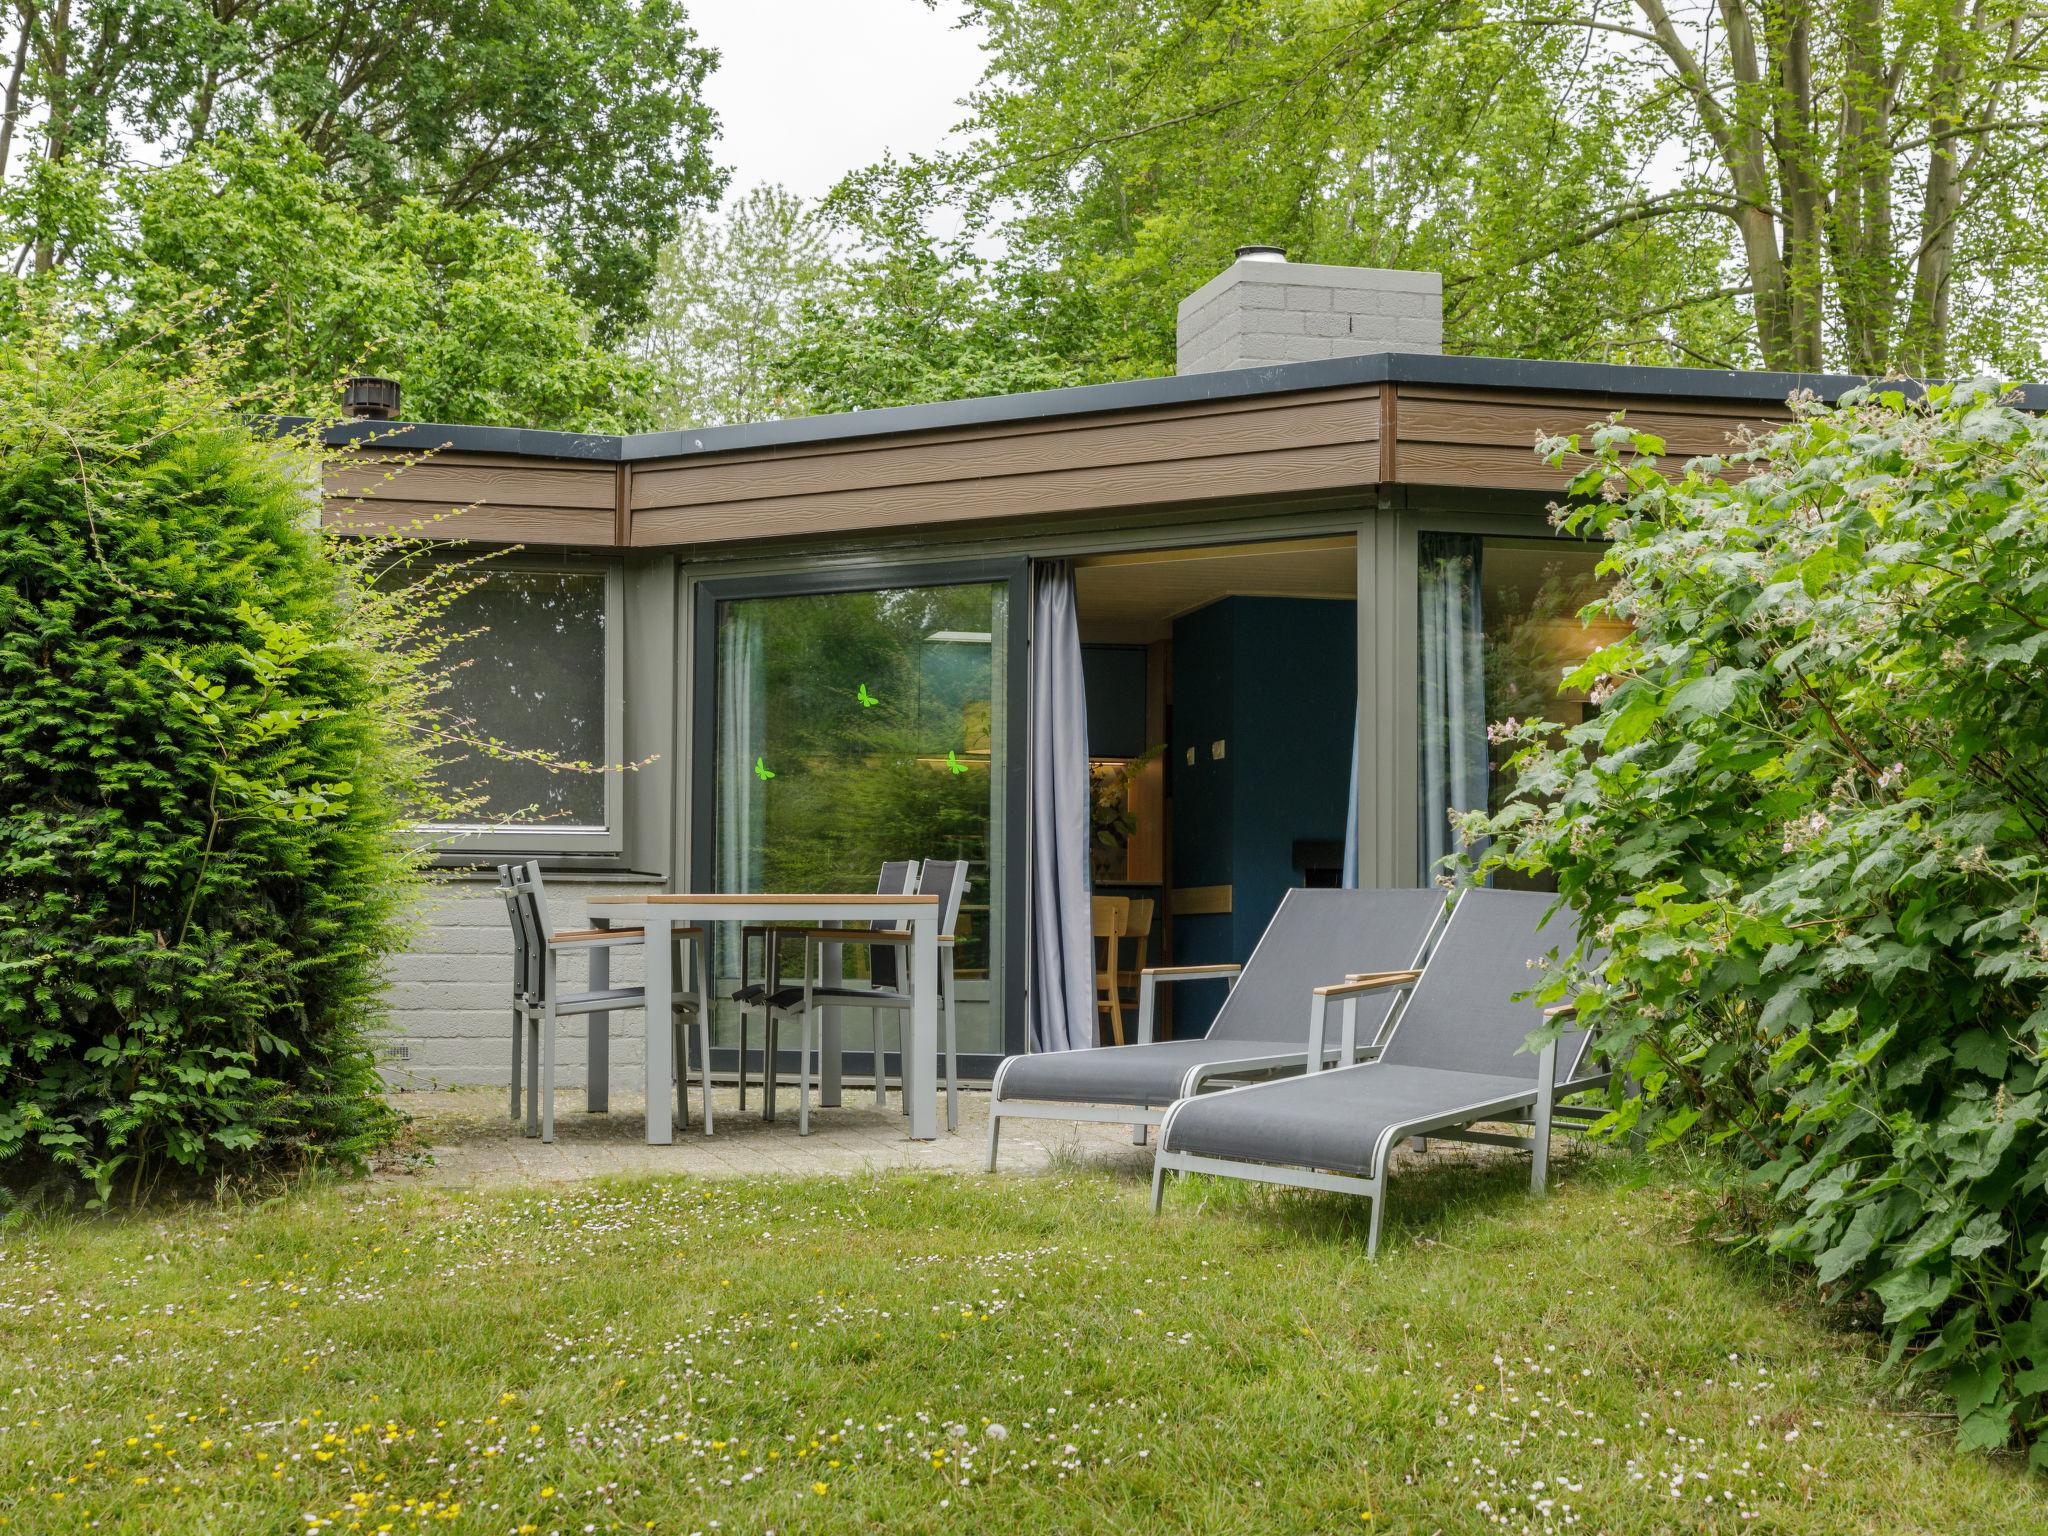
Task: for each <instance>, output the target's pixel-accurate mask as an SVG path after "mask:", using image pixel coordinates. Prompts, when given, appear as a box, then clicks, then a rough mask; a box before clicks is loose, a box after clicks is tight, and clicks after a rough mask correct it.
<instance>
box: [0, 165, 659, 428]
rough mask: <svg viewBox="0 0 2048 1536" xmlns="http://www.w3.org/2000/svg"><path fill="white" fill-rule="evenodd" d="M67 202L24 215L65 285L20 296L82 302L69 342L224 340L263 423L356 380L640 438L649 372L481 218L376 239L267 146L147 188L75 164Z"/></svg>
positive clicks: (397, 215)
mask: <svg viewBox="0 0 2048 1536" xmlns="http://www.w3.org/2000/svg"><path fill="white" fill-rule="evenodd" d="M54 184H56V183H55V181H54V179H50V178H46V179H45V181H44V183H43V184H42V185H43V186H44V188H45V189H46V190H47V188H48V187H49V186H51V185H54ZM63 186H64V187H65V189H66V191H67V196H68V201H67V202H66V203H65V206H64V210H63V217H62V218H61V219H59V218H57V217H56V215H55V208H56V204H55V202H54V201H53V200H51V199H47V198H46V199H44V201H43V202H42V204H41V207H40V209H39V210H38V211H37V212H38V215H39V217H40V219H41V227H42V228H44V229H46V230H50V229H57V230H61V231H62V234H63V240H64V244H65V247H66V249H67V251H68V252H69V256H70V266H69V269H68V271H67V272H65V273H53V274H51V275H50V276H48V277H46V278H44V279H42V280H41V281H40V282H37V280H35V279H26V280H24V282H23V286H24V287H25V288H27V289H49V290H52V291H69V292H71V293H73V294H74V295H79V294H82V295H85V297H84V298H83V299H82V300H81V301H80V302H81V310H80V313H81V315H82V316H83V317H84V318H83V319H82V321H81V323H82V324H83V325H84V326H85V327H86V329H87V330H88V331H91V330H93V329H95V328H98V329H99V330H100V332H101V334H104V335H106V336H107V337H109V338H110V339H112V340H113V341H114V342H115V343H116V344H120V345H136V346H143V347H146V348H149V349H153V350H158V351H164V352H169V353H176V352H178V351H179V350H180V349H181V348H183V347H184V346H186V345H187V344H189V343H190V342H192V341H193V340H195V339H212V340H216V341H220V342H229V341H231V343H232V344H231V345H227V346H225V347H224V348H223V354H222V367H223V369H224V372H223V376H222V382H223V384H224V386H225V387H227V388H229V389H231V390H232V391H234V392H235V393H236V394H237V395H240V396H244V397H247V398H250V399H251V400H252V401H256V402H260V403H261V404H262V405H263V406H264V407H266V408H269V409H276V410H284V411H296V412H301V413H305V414H311V415H320V414H330V413H332V412H333V411H334V410H335V409H336V406H337V403H338V399H339V386H340V381H341V379H342V378H344V377H345V376H347V375H348V374H350V373H358V372H367V373H386V374H390V375H393V376H395V377H397V378H398V379H399V380H400V381H401V383H402V384H403V385H404V388H405V395H404V405H405V411H406V414H407V415H409V416H411V417H412V418H413V419H415V420H423V421H465V422H479V423H487V424H499V425H508V426H535V427H554V428H568V429H576V430H597V431H603V430H613V431H619V430H632V429H636V428H638V427H641V426H644V425H645V424H646V423H647V420H648V411H647V398H648V387H649V380H648V376H647V370H646V369H645V368H643V367H642V366H640V365H638V364H636V363H634V362H633V361H632V360H630V359H628V358H625V357H623V356H621V355H619V354H618V353H616V352H614V351H612V350H610V349H608V348H606V347H604V346H602V345H599V344H597V343H596V342H595V341H594V339H593V336H592V331H593V326H592V322H591V317H590V315H589V313H588V312H587V311H586V310H585V308H584V307H583V306H582V305H581V304H579V303H578V302H577V301H576V299H575V298H574V297H573V296H572V295H571V294H570V293H569V292H568V290H567V288H566V286H565V285H564V284H563V283H562V282H561V281H560V280H559V279H558V278H557V277H555V276H554V275H553V274H552V273H551V272H550V271H549V269H548V266H547V263H546V262H545V260H544V259H543V256H542V253H541V251H540V250H539V249H538V247H537V242H536V241H535V239H534V237H533V236H532V235H530V234H528V233H527V232H525V231H524V230H521V229H519V228H517V227H516V226H514V225H512V224H510V223H508V222H507V221H506V220H504V219H503V218H500V217H499V216H497V215H495V214H491V213H488V212H483V211H475V212H469V213H457V212H452V211H450V210H448V209H445V208H443V207H441V206H439V205H437V204H434V203H431V202H428V201H426V200H424V199H420V198H406V199H403V200H401V201H400V202H399V203H398V204H397V205H396V206H394V207H393V208H392V209H391V210H390V211H389V213H388V214H387V215H386V216H385V218H384V219H382V220H381V221H375V220H372V219H371V218H370V217H369V216H368V215H366V214H365V213H364V212H363V211H362V210H361V209H360V208H359V207H358V206H357V205H356V204H355V203H354V202H353V200H352V199H351V198H350V197H349V196H348V195H347V193H346V190H345V189H344V188H341V187H338V186H337V185H336V184H335V183H334V182H333V180H332V179H331V178H329V177H328V176H326V175H325V174H324V173H323V170H322V167H321V165H320V163H319V161H318V160H317V158H315V157H314V156H313V155H312V153H311V152H310V151H309V150H307V149H306V148H305V147H304V146H303V145H301V144H299V143H298V142H297V141H296V140H294V139H293V138H292V137H291V136H290V135H288V134H281V133H264V134H258V135H256V136H254V137H252V138H249V139H240V138H225V137H224V138H216V139H214V140H211V141H209V142H208V143H207V144H205V145H202V146H201V147H200V148H198V149H197V150H195V151H194V152H193V153H192V154H191V155H189V156H187V157H186V158H185V159H183V160H180V161H176V162H174V163H172V164H170V165H168V166H164V167H161V168H156V169H142V168H133V169H127V170H122V171H118V172H115V173H112V174H108V173H104V172H101V171H100V170H99V169H98V168H97V167H93V166H90V165H88V164H85V163H83V162H81V163H79V164H78V165H75V166H73V167H71V168H69V169H68V171H67V174H66V176H65V178H64V181H63ZM6 212H7V209H6V208H5V206H4V205H0V227H5V215H6Z"/></svg>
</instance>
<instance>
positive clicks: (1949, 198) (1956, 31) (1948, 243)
mask: <svg viewBox="0 0 2048 1536" xmlns="http://www.w3.org/2000/svg"><path fill="white" fill-rule="evenodd" d="M1963 4H1964V0H1955V5H1954V7H1953V9H1952V10H1951V11H1950V12H1949V14H1948V15H1947V16H1946V17H1944V18H1943V21H1944V25H1943V26H1942V27H1941V28H1940V29H1939V30H1938V31H1937V32H1936V34H1935V37H1934V48H1935V50H1936V58H1935V63H1934V67H1933V70H1932V72H1931V77H1930V79H1929V82H1928V101H1927V132H1928V135H1929V137H1930V138H1931V139H1932V140H1933V142H1932V143H1931V144H1930V145H1929V146H1928V152H1927V188H1926V192H1925V194H1924V195H1923V197H1922V198H1921V203H1920V248H1919V252H1918V254H1917V255H1916V256H1915V258H1914V262H1913V297H1912V302H1911V303H1910V304H1909V305H1908V306H1907V310H1906V325H1905V336H1904V337H1903V339H1902V342H1901V345H1900V348H1899V366H1900V368H1901V369H1903V370H1904V371H1906V372H1908V373H1912V374H1915V375H1917V376H1919V377H1921V378H1929V379H1931V378H1939V377H1940V376H1941V375H1942V374H1943V373H1945V372H1946V371H1947V370H1948V318H1949V278H1950V277H1951V275H1952V271H1953V267H1954V263H1955V241H1956V214H1957V213H1958V212H1959V211H1960V210H1961V208H1962V204H1963V184H1962V178H1961V176H1960V175H1958V174H1957V162H1958V158H1959V157H1960V156H1961V154H1962V152H1963V149H1962V140H1961V139H1960V138H1958V137H1956V136H1955V130H1956V128H1957V126H1958V122H1959V118H1960V112H1961V102H1962V93H1963V77H1964V75H1965V73H1966V72H1967V70H1968V68H1969V61H1970V55H1971V48H1970V44H1971V43H1972V42H1974V39H1973V38H1970V37H1969V36H1968V34H1969V33H1970V32H1971V31H1973V30H1974V29H1973V28H1972V27H1971V25H1970V23H1969V21H1968V20H1967V19H1966V18H1965V16H1964V14H1963Z"/></svg>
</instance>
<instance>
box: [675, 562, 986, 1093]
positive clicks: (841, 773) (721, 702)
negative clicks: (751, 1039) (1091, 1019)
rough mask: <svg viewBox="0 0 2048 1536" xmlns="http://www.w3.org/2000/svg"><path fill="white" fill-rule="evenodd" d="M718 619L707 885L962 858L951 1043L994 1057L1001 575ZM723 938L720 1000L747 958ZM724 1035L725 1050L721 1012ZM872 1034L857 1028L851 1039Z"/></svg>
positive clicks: (813, 879)
mask: <svg viewBox="0 0 2048 1536" xmlns="http://www.w3.org/2000/svg"><path fill="white" fill-rule="evenodd" d="M715 614H716V619H715V623H716V630H715V638H714V642H713V644H714V654H715V658H716V660H715V682H714V699H715V708H716V725H715V730H714V743H715V745H714V757H713V764H714V766H713V778H712V787H711V804H712V808H713V819H712V824H711V828H710V833H711V836H710V838H709V842H710V845H711V867H710V876H711V879H712V880H713V881H714V883H715V885H716V888H717V889H719V890H721V891H870V890H873V889H874V886H875V877H876V875H877V874H878V873H879V871H880V868H881V866H882V864H883V863H884V862H885V861H887V860H892V859H915V860H920V861H921V860H924V859H964V860H966V861H967V865H968V883H967V890H966V896H965V900H964V901H963V903H962V906H961V911H960V920H959V930H958V934H959V942H958V945H957V948H956V951H955V964H956V966H957V967H958V969H957V972H956V975H957V978H958V983H959V988H960V1007H959V1031H960V1037H959V1038H960V1050H961V1053H962V1054H963V1055H965V1056H968V1057H970V1058H972V1057H977V1056H988V1057H991V1058H999V1057H1000V1056H1001V1055H1002V1054H1003V1053H1004V1052H1005V1050H1006V1048H1007V1041H1008V1039H1009V1036H1008V1034H1007V1033H1006V1028H1005V1026H1006V1019H1005V1011H1004V998H1005V992H1006V976H1005V947H1006V945H1005V940H1006V937H1007V930H1006V927H1005V923H1006V918H1007V914H1006V913H1005V912H1004V910H1003V908H1004V904H1005V903H1004V900H1003V896H1004V893H1005V891H1006V889H1007V888H1008V884H1009V874H1010V870H1009V857H1008V853H1007V848H1006V844H1007V833H1008V828H1007V807H1008V796H1009V787H1010V773H1011V764H1010V745H1009V743H1010V733H1011V730H1012V722H1011V720H1010V717H1009V683H1010V667H1011V656H1010V633H1009V630H1010V592H1009V583H1008V581H1007V580H1004V581H993V582H983V581H970V582H962V583H958V584H944V585H936V584H935V585H927V586H908V585H906V586H901V587H891V588H885V589H880V590H860V591H824V592H808V593H789V594H784V595H767V596H758V597H741V598H737V599H728V600H725V601H718V602H716V603H715ZM716 942H717V943H718V945H719V946H720V947H719V948H718V949H717V950H716V951H715V952H714V960H713V965H714V969H715V970H716V972H717V975H718V977H719V981H720V990H722V991H723V990H727V982H728V980H729V981H730V982H732V983H733V984H736V983H737V980H738V969H739V959H740V957H739V951H738V948H737V946H736V945H735V944H734V943H733V942H732V936H731V935H730V934H721V935H720V936H719V938H718V939H717V940H716ZM868 963H869V956H868V955H867V954H866V953H864V952H863V951H861V950H859V949H858V948H849V949H848V950H847V951H846V952H845V966H846V970H845V976H846V977H847V979H849V980H858V979H860V978H862V977H864V976H865V975H866V974H867V966H868ZM720 1035H721V1039H720V1044H721V1046H729V1045H730V1044H731V1042H732V1040H733V1038H734V1035H733V1031H732V1025H731V1020H730V1019H726V1020H723V1021H721V1030H720ZM784 1038H785V1040H787V1039H788V1037H787V1036H785V1037H784ZM866 1038H867V1036H866V1033H865V1030H864V1029H862V1030H859V1031H856V1032H855V1033H854V1034H853V1035H851V1036H850V1037H849V1040H848V1044H849V1046H850V1047H851V1046H852V1045H853V1044H854V1043H855V1042H862V1043H864V1042H865V1040H866ZM849 1059H850V1060H859V1059H860V1058H859V1057H857V1056H850V1058H849ZM856 1070H858V1068H857V1067H856Z"/></svg>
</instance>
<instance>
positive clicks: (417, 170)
mask: <svg viewBox="0 0 2048 1536" xmlns="http://www.w3.org/2000/svg"><path fill="white" fill-rule="evenodd" d="M0 38H4V39H5V43H6V53H7V55H8V56H11V57H13V58H14V60H15V73H14V76H13V80H12V82H11V86H10V89H9V91H8V98H7V115H6V117H5V119H4V120H0V177H5V176H7V175H8V174H9V173H10V172H12V171H15V170H17V169H18V168H19V163H18V162H20V161H24V160H25V161H26V163H27V164H28V167H29V170H30V174H31V175H34V174H36V173H37V171H38V170H39V169H55V170H58V171H60V172H61V171H64V170H66V169H68V168H78V169H82V170H84V171H86V172H96V171H100V170H104V169H110V168H114V167H116V166H118V165H119V164H120V163H122V159H123V151H124V149H125V148H127V147H132V146H144V147H146V148H147V149H148V150H149V151H150V153H148V154H147V155H143V156H140V157H138V158H139V159H142V160H147V161H154V162H157V163H162V164H171V163H175V162H176V161H177V160H179V159H182V158H184V157H185V156H187V155H189V154H191V153H192V152H194V151H195V150H198V149H201V148H203V147H205V146H207V145H209V144H211V143H214V142H215V141H217V140H220V139H223V138H233V137H237V136H248V135H251V134H260V133H261V132H263V131H264V130H266V129H269V128H278V129H282V130H284V131H285V132H287V133H288V134H290V135H292V136H294V137H295V138H297V139H298V140H299V141H301V142H303V143H304V144H306V145H307V146H308V147H309V148H310V149H311V150H312V152H313V153H314V154H315V155H316V156H317V157H318V158H319V160H320V162H321V164H322V165H324V166H325V167H326V168H327V169H328V171H329V172H330V173H331V175H332V177H333V188H332V190H333V192H334V193H335V194H336V195H337V196H338V197H341V198H345V199H346V200H348V201H349V202H350V204H351V205H352V206H355V207H357V208H359V209H360V210H361V211H362V212H363V213H364V214H365V215H366V216H368V217H370V218H371V219H373V220H375V221H376V222H379V223H382V222H384V221H385V220H386V219H388V218H390V217H391V216H392V215H393V214H394V213H395V212H396V211H397V210H398V209H400V208H401V207H403V206H404V205H405V204H406V203H407V202H408V200H411V199H420V200H423V201H424V202H425V203H426V204H427V205H428V206H431V207H435V208H439V209H443V210H446V211H448V212H451V213H460V214H468V213H475V212H483V211H489V212H494V213H496V214H498V215H500V216H502V217H504V218H507V219H509V220H511V221H512V222H513V223H515V224H517V225H518V226H519V227H520V228H522V229H524V230H526V231H528V232H530V233H532V234H533V235H535V236H537V237H539V238H541V239H543V240H545V242H546V244H547V246H548V248H549V250H550V251H551V252H552V253H553V255H554V257H555V259H556V260H557V261H558V262H559V263H560V269H561V272H562V274H563V276H564V279H565V281H566V285H567V288H568V290H569V291H570V292H571V293H573V294H574V295H575V296H576V298H577V300H578V302H579V303H582V304H585V305H588V306H589V307H590V308H591V309H592V310H593V312H594V313H596V314H598V315H599V316H601V317H602V320H603V324H604V328H605V330H606V332H607V334H611V333H615V332H617V331H618V330H620V329H622V328H623V327H624V326H625V325H627V324H629V323H630V322H631V321H632V320H634V319H635V318H636V317H637V316H638V314H639V312H640V305H641V300H642V298H643V297H644V295H645V293H646V290H647V287H648V284H649V283H650V281H651V280H652V278H653V273H654V256H655V252H656V250H657V249H658V247H659V246H660V244H661V241H662V240H663V238H664V237H665V236H666V235H667V234H668V232H669V230H670V229H671V227H672V226H673V224H674V221H675V219H676V218H677V217H678V216H679V215H680V214H681V213H683V212H684V211H685V210H687V209H689V208H691V207H693V206H696V205H698V204H700V203H702V202H705V201H708V200H711V199H714V198H716V196H717V195H718V192H719V190H720V188H721V187H722V185H723V183H724V175H723V173H722V172H721V171H719V170H718V168H717V167H716V166H715V165H714V164H713V162H712V160H711V154H710V141H711V139H712V136H713V135H714V134H715V133H716V131H717V119H716V117H715V116H714V115H713V114H712V112H711V111H710V109H709V108H708V107H706V106H705V105H704V102H703V87H704V80H705V78H706V76H707V75H708V74H709V73H710V70H711V68H712V66H713V64H715V63H716V62H717V55H716V54H715V53H713V52H711V51H710V50H708V49H705V48H702V47H700V46H698V44H697V40H696V35H695V33H694V32H692V30H691V29H690V26H689V23H688V19H687V17H686V16H685V14H684V10H683V7H682V6H681V5H680V4H678V3H676V0H583V3H579V4H574V5H572V4H568V3H566V0H523V3H520V4H504V3H500V0H402V3H401V0H362V3H359V4H354V5H351V6H349V7H348V8H347V10H346V12H345V13H340V12H337V11H336V10H335V9H334V8H333V7H331V6H327V5H320V4H309V3H307V0H241V3H237V4H234V5H220V4H214V3H208V0H71V3H66V4H63V5H49V4H36V3H24V4H22V5H19V6H15V7H12V8H11V14H10V15H9V16H8V17H7V19H6V20H5V22H0ZM17 48H18V51H17ZM17 108H18V109H19V110H18V113H17ZM17 122H18V123H19V124H20V125H21V131H20V132H19V133H17V132H16V126H17ZM30 125H33V128H32V129H31V126H30ZM10 151H13V152H14V156H15V159H16V160H17V164H10ZM24 152H25V153H24ZM23 238H24V243H25V247H26V249H28V250H30V251H32V252H33V259H34V266H35V269H36V270H37V271H38V272H47V271H50V270H52V269H61V268H62V267H64V266H65V265H66V264H67V263H68V261H69V257H70V254H71V253H70V252H68V251H67V249H66V247H65V243H64V238H63V231H62V229H61V227H59V226H57V225H54V224H50V223H46V222H37V223H34V224H32V225H31V226H30V227H29V228H28V229H27V230H26V231H25V232H24V236H23Z"/></svg>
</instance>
